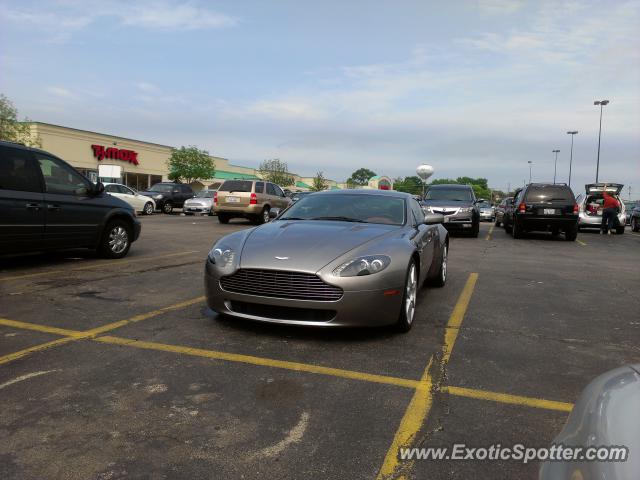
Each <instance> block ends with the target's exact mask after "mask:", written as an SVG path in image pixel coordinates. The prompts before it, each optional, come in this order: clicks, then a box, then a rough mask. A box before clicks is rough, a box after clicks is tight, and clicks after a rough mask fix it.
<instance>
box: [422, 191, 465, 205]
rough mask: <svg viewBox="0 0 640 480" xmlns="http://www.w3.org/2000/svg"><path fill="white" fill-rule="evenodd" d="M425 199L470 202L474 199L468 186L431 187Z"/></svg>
mask: <svg viewBox="0 0 640 480" xmlns="http://www.w3.org/2000/svg"><path fill="white" fill-rule="evenodd" d="M424 199H425V200H448V201H452V202H470V201H472V200H473V196H472V195H471V190H470V189H468V188H430V189H429V191H428V192H427V194H426V195H425V197H424Z"/></svg>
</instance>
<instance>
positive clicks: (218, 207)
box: [213, 180, 291, 224]
mask: <svg viewBox="0 0 640 480" xmlns="http://www.w3.org/2000/svg"><path fill="white" fill-rule="evenodd" d="M213 204H214V211H215V212H216V215H218V221H219V222H220V223H228V222H229V220H231V219H232V218H237V217H242V218H248V219H249V220H252V221H253V222H254V223H257V224H260V223H267V222H268V221H269V218H270V217H269V211H270V210H271V209H272V208H278V209H285V208H287V207H288V206H289V205H290V204H291V199H290V198H288V197H287V196H286V195H285V194H284V192H283V191H282V189H281V188H280V187H279V186H278V185H276V184H275V183H271V182H265V181H263V180H225V182H224V183H223V184H222V185H220V188H219V189H218V191H217V192H216V195H215V196H214V198H213Z"/></svg>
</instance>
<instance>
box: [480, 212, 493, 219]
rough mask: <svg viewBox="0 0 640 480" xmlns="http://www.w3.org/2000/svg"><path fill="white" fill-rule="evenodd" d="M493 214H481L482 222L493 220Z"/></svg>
mask: <svg viewBox="0 0 640 480" xmlns="http://www.w3.org/2000/svg"><path fill="white" fill-rule="evenodd" d="M493 218H494V215H493V213H480V220H493Z"/></svg>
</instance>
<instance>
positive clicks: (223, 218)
mask: <svg viewBox="0 0 640 480" xmlns="http://www.w3.org/2000/svg"><path fill="white" fill-rule="evenodd" d="M218 222H220V223H229V217H227V216H226V215H225V214H224V213H219V214H218Z"/></svg>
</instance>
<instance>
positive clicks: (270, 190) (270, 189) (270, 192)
mask: <svg viewBox="0 0 640 480" xmlns="http://www.w3.org/2000/svg"><path fill="white" fill-rule="evenodd" d="M267 195H277V193H276V189H275V188H273V183H267Z"/></svg>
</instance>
